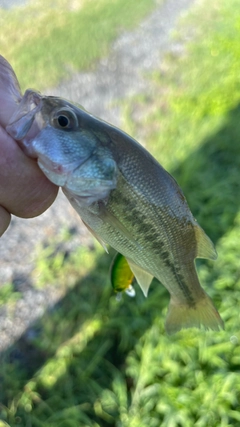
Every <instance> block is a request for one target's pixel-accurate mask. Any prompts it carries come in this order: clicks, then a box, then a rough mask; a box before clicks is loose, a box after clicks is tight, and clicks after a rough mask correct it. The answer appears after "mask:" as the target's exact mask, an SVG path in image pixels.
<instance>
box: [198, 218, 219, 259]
mask: <svg viewBox="0 0 240 427" xmlns="http://www.w3.org/2000/svg"><path fill="white" fill-rule="evenodd" d="M194 231H195V236H196V240H197V255H196V258H208V259H213V260H215V259H217V252H216V249H215V247H214V245H213V242H212V241H211V240H210V239H209V237H208V236H207V235H206V233H205V232H204V231H203V229H202V228H201V227H200V226H199V225H196V226H195V227H194Z"/></svg>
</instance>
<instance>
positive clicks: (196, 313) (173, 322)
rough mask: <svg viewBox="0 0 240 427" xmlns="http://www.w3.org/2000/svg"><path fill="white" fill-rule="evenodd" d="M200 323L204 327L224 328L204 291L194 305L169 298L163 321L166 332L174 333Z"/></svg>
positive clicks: (198, 326)
mask: <svg viewBox="0 0 240 427" xmlns="http://www.w3.org/2000/svg"><path fill="white" fill-rule="evenodd" d="M201 325H202V326H203V327H204V328H205V329H213V330H215V331H218V330H219V329H223V328H224V323H223V320H222V319H221V317H220V315H219V313H218V311H217V310H216V308H215V307H214V305H213V303H212V301H211V299H210V298H209V296H208V295H207V294H206V293H204V295H203V298H201V299H200V300H199V301H198V302H197V303H196V305H195V307H189V306H188V305H187V304H177V303H176V302H175V301H172V299H171V301H170V305H169V308H168V314H167V319H166V323H165V328H166V332H167V333H168V334H170V335H171V334H174V333H175V332H177V331H180V330H181V329H183V328H192V327H195V328H200V326H201Z"/></svg>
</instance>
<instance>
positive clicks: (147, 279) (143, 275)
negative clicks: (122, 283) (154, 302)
mask: <svg viewBox="0 0 240 427" xmlns="http://www.w3.org/2000/svg"><path fill="white" fill-rule="evenodd" d="M127 262H128V264H129V266H130V268H131V270H132V272H133V274H134V276H135V277H136V280H137V282H138V284H139V286H140V288H141V289H142V291H143V293H144V295H145V297H147V294H148V289H149V287H150V285H151V282H152V279H153V276H152V275H151V274H149V273H147V272H146V271H145V270H143V269H142V268H141V267H139V266H138V265H136V264H134V263H133V262H132V261H130V260H129V259H127Z"/></svg>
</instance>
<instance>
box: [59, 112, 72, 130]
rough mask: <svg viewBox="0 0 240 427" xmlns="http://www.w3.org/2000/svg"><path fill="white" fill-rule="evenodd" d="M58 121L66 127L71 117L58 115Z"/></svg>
mask: <svg viewBox="0 0 240 427" xmlns="http://www.w3.org/2000/svg"><path fill="white" fill-rule="evenodd" d="M57 121H58V124H59V126H60V127H61V128H66V127H68V125H69V119H68V117H67V116H63V115H61V116H58V118H57Z"/></svg>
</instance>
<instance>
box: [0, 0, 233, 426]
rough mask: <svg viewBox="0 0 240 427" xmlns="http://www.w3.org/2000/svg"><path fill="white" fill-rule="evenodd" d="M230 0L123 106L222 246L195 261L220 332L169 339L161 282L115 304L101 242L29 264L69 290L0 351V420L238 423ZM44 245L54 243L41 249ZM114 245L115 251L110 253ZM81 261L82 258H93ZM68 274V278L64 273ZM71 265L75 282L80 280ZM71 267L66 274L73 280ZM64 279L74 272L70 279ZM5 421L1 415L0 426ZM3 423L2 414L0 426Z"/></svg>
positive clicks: (200, 14) (193, 19) (202, 14)
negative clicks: (210, 258)
mask: <svg viewBox="0 0 240 427" xmlns="http://www.w3.org/2000/svg"><path fill="white" fill-rule="evenodd" d="M236 10H238V1H237V0H232V1H231V2H226V1H224V0H213V1H212V2H203V3H202V4H199V6H198V7H197V8H196V9H195V10H194V11H193V13H192V15H191V16H190V17H188V18H187V20H185V21H184V22H183V23H182V25H181V28H180V32H179V33H176V34H175V36H174V37H175V38H176V40H177V39H179V40H181V39H184V38H185V36H188V38H189V35H191V37H190V41H188V43H184V50H183V52H182V54H180V55H179V54H176V55H174V54H171V55H168V56H167V57H166V58H165V61H164V63H163V64H162V66H161V69H160V70H156V72H155V73H153V75H151V76H149V79H150V81H151V84H152V88H153V90H152V94H151V93H150V94H148V95H147V96H141V97H137V98H134V99H132V100H127V101H126V104H125V105H123V110H124V112H125V116H126V121H125V128H126V129H127V130H128V131H129V132H130V133H131V134H132V135H133V136H135V137H136V138H139V139H140V140H142V141H143V142H144V144H145V145H146V146H147V148H148V149H149V150H150V151H151V152H152V153H153V154H154V155H155V156H156V157H157V158H158V160H159V161H160V162H161V163H162V164H163V166H165V167H166V168H167V169H168V170H169V171H170V172H171V173H172V174H173V175H174V176H175V177H176V179H177V180H178V182H179V183H180V185H181V187H182V188H183V190H184V193H185V194H186V196H187V199H188V201H189V204H190V206H191V209H192V211H193V213H194V215H195V216H196V218H197V219H198V221H199V223H200V224H201V225H202V226H203V227H204V229H205V230H206V231H207V233H208V234H209V236H210V237H211V238H212V239H213V241H214V242H215V244H216V246H217V251H218V254H219V257H218V260H217V261H216V262H214V263H212V262H203V261H201V262H198V272H199V276H200V280H201V282H202V284H203V286H204V287H205V288H206V290H207V292H208V293H209V294H210V295H211V297H212V298H213V299H214V301H215V304H216V305H217V307H218V309H219V311H220V313H221V315H222V317H223V319H224V321H225V331H221V332H218V333H216V332H205V331H202V330H200V331H198V330H188V331H182V332H180V333H178V334H176V335H174V336H171V337H168V336H166V334H165V331H164V326H163V325H164V319H165V315H166V310H167V305H168V300H169V297H168V294H167V292H166V290H165V289H164V288H163V287H162V286H160V285H159V283H158V282H157V281H156V280H155V281H154V282H153V285H152V286H151V289H150V293H149V297H148V298H147V299H145V298H144V297H143V295H142V293H141V291H140V290H139V289H137V293H136V297H135V298H134V299H131V298H129V297H128V296H127V295H124V297H123V299H122V300H121V301H120V302H117V301H116V299H115V296H114V295H113V292H112V290H111V288H110V284H109V266H110V261H111V257H108V256H107V255H106V254H105V253H104V252H103V250H102V249H101V248H99V245H98V244H96V246H95V247H94V248H92V252H91V254H90V258H92V264H90V266H89V269H86V267H85V266H84V265H83V264H84V259H85V262H86V258H84V257H86V256H88V255H86V252H84V253H81V251H80V252H79V253H76V254H74V255H73V256H72V257H70V259H65V260H62V259H60V261H58V262H56V264H54V262H52V259H51V256H50V257H49V253H48V254H46V257H45V258H44V256H43V257H42V259H41V260H40V262H39V265H38V269H39V270H38V272H42V274H45V275H46V277H50V279H49V280H50V281H52V280H53V277H56V278H57V280H59V278H61V280H62V281H63V284H62V286H64V283H65V286H66V289H67V288H68V287H69V288H68V291H67V293H66V295H65V297H64V298H63V299H62V300H61V301H60V302H59V304H57V306H56V307H55V308H54V309H52V310H50V311H49V312H47V313H45V315H44V316H43V318H42V319H41V320H40V321H39V322H38V323H37V324H36V325H34V330H35V331H36V334H35V337H34V338H32V339H31V340H30V339H28V338H27V336H26V337H22V338H21V339H20V340H19V341H18V342H17V343H16V344H15V345H14V346H13V347H12V348H10V349H9V350H8V351H7V352H6V353H5V354H4V355H3V356H2V357H3V363H2V364H1V365H0V378H1V384H2V396H1V397H0V401H1V402H2V408H1V409H2V410H1V412H0V413H1V415H0V418H2V420H4V422H6V424H7V425H10V426H11V427H25V426H31V427H38V426H39V427H43V426H44V427H45V426H46V427H59V426H61V427H68V426H69V427H71V426H72V427H78V426H81V427H100V426H101V427H105V426H106V427H107V426H109V427H110V426H113V427H139V426H140V427H159V426H161V427H183V426H184V427H192V426H196V427H230V426H231V427H233V426H234V427H235V426H236V427H237V426H239V423H240V403H239V402H240V375H239V374H240V345H239V343H240V333H239V320H240V316H239V312H240V310H239V301H240V262H239V259H240V256H239V254H240V209H239V207H240V206H239V205H240V202H239V201H240V197H239V194H240V179H239V170H240V144H239V138H240V107H239V101H240V90H239V70H240V53H239V40H240V17H239V15H238V14H237V13H236ZM50 255H51V254H50ZM111 255H112V254H111ZM90 258H89V259H90ZM71 274H72V276H71ZM78 274H79V279H77V277H78ZM69 277H70V279H69ZM68 279H69V280H70V283H68ZM6 424H3V425H6ZM0 426H1V427H2V425H1V424H0Z"/></svg>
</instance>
